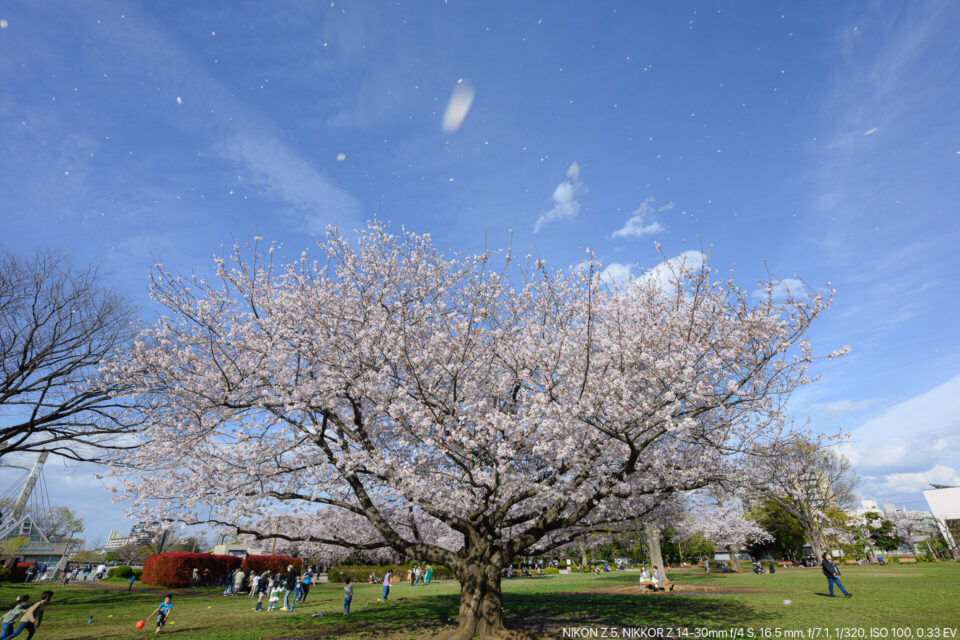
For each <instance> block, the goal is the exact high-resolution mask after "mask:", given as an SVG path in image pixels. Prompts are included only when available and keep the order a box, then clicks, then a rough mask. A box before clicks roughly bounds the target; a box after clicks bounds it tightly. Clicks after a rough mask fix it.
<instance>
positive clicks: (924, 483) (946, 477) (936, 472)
mask: <svg viewBox="0 0 960 640" xmlns="http://www.w3.org/2000/svg"><path fill="white" fill-rule="evenodd" d="M931 484H945V485H952V486H960V475H957V472H956V471H955V470H954V468H953V467H947V466H944V465H942V464H938V465H936V466H934V467H931V468H930V469H927V470H926V471H918V472H915V473H889V474H887V475H886V476H884V481H883V482H882V483H880V485H879V487H880V488H881V489H885V490H886V491H888V492H889V493H891V494H903V493H917V492H919V491H923V490H924V489H929V488H930V485H931Z"/></svg>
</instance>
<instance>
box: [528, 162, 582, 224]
mask: <svg viewBox="0 0 960 640" xmlns="http://www.w3.org/2000/svg"><path fill="white" fill-rule="evenodd" d="M581 191H583V184H582V183H581V182H580V165H578V164H577V163H576V162H573V163H571V164H570V166H569V167H568V168H567V179H566V180H564V181H563V182H561V183H560V184H558V185H557V188H556V189H554V190H553V208H552V209H550V211H547V212H546V213H544V214H543V215H541V216H540V217H539V218H537V221H536V223H535V224H534V225H533V232H534V233H538V232H539V231H540V229H542V228H543V226H544V225H545V224H547V223H550V222H554V221H556V220H572V219H573V218H576V217H577V214H578V213H580V202H579V201H578V200H577V195H578V194H579V193H580V192H581Z"/></svg>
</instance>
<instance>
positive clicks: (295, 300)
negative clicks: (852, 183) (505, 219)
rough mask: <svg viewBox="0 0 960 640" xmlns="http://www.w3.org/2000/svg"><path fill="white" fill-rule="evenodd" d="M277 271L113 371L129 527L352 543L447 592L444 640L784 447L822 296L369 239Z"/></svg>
mask: <svg viewBox="0 0 960 640" xmlns="http://www.w3.org/2000/svg"><path fill="white" fill-rule="evenodd" d="M318 254H319V255H318V256H317V257H315V258H311V257H310V256H309V254H308V253H306V252H304V254H302V255H301V256H300V258H299V259H297V260H296V261H294V262H292V263H291V264H287V265H279V264H275V263H274V262H273V259H274V255H275V254H274V253H272V252H269V251H268V252H263V251H261V250H260V249H259V248H258V246H257V245H256V244H254V246H253V247H251V248H250V249H249V250H248V249H242V248H239V247H237V248H235V250H234V252H233V254H232V255H230V256H228V257H220V258H217V259H216V262H215V266H216V279H215V280H214V281H212V282H207V281H204V280H203V279H201V278H199V277H197V276H194V277H187V276H182V275H179V274H176V273H174V272H171V271H168V270H167V269H166V268H165V267H163V266H162V265H158V266H157V267H156V270H155V272H154V273H153V275H152V282H151V285H152V287H151V291H152V295H153V298H154V299H155V300H156V301H157V302H158V303H159V304H161V305H162V306H163V307H165V309H166V315H164V316H163V317H161V318H160V319H159V320H158V321H156V322H155V323H154V324H152V325H149V326H143V327H141V330H140V333H139V337H138V338H137V340H136V342H135V344H134V345H133V347H132V348H131V349H129V350H128V351H127V352H126V353H124V354H123V355H122V357H119V358H117V359H116V360H114V361H112V362H110V363H109V364H107V365H105V366H104V369H103V373H104V376H105V378H106V379H107V380H111V379H114V380H118V379H119V380H123V381H124V382H125V383H126V384H130V385H132V387H133V396H134V398H133V399H135V400H136V401H137V403H138V404H139V406H140V407H141V410H142V411H143V412H144V413H145V414H146V416H147V418H148V420H146V423H147V424H148V426H147V427H146V428H145V429H144V430H143V431H142V433H141V434H140V440H139V442H138V443H137V444H138V446H137V447H136V448H135V449H132V450H131V451H130V452H129V453H128V454H127V455H124V456H122V457H120V458H118V459H117V460H116V466H115V471H114V475H115V477H116V480H117V482H118V484H119V489H118V495H119V498H120V499H123V500H128V501H129V504H130V505H131V507H130V508H131V510H132V511H133V512H141V513H150V514H151V515H152V516H153V517H161V518H163V519H169V520H178V521H182V522H187V523H197V524H200V523H205V524H213V525H218V526H229V527H231V528H233V530H235V531H237V532H238V533H240V534H243V535H249V536H252V537H255V538H258V539H269V538H273V537H277V536H283V539H284V540H288V541H291V542H294V541H299V542H306V543H311V544H317V545H326V546H328V547H338V548H343V549H376V548H390V549H392V550H393V551H395V552H396V553H397V554H399V555H401V556H406V557H410V558H415V559H417V560H419V561H426V562H433V563H439V564H443V565H446V566H448V567H450V569H451V570H452V571H453V573H454V575H455V576H456V577H457V579H458V580H459V581H460V583H461V604H460V615H459V627H458V628H457V629H456V630H455V631H451V632H450V633H449V634H448V635H449V637H451V638H471V637H473V636H474V635H479V636H480V637H483V638H486V637H497V636H502V635H504V634H505V633H506V632H505V631H504V629H503V625H502V612H501V598H500V572H501V569H502V568H503V567H505V566H506V565H507V564H508V563H509V562H510V561H511V560H512V559H513V558H514V557H516V556H518V555H531V554H533V553H540V552H545V551H549V550H550V549H553V548H557V547H559V546H561V545H564V544H567V543H569V542H570V541H572V540H574V539H576V537H577V536H578V535H581V534H582V532H583V531H584V528H585V527H587V526H593V525H596V524H597V523H602V522H616V521H623V520H625V519H627V518H631V517H635V516H634V514H633V513H632V509H631V508H629V505H630V504H631V501H635V500H638V499H641V498H643V497H647V498H648V499H649V501H650V502H649V503H652V504H655V503H656V502H657V501H658V500H661V499H665V498H666V497H668V496H671V495H674V494H678V493H681V492H684V491H689V490H693V489H697V488H700V487H703V486H706V485H707V484H709V483H711V482H715V481H717V480H719V479H720V478H723V477H729V476H731V475H736V474H737V473H738V469H740V468H741V467H742V465H744V464H750V462H749V460H745V458H744V455H743V454H744V452H746V451H749V450H756V449H757V448H758V447H763V446H768V447H772V446H776V444H777V443H779V442H780V441H781V440H783V439H784V438H785V437H788V436H790V431H789V428H788V427H789V425H788V424H787V422H786V421H785V414H784V403H785V401H786V399H787V398H788V396H789V394H790V393H791V392H792V391H793V390H794V389H795V388H796V387H797V386H798V385H799V384H800V383H801V381H802V380H803V378H804V372H805V369H806V367H807V364H808V363H809V362H810V360H811V358H812V351H811V348H810V345H809V344H807V342H806V341H805V340H804V338H803V336H804V333H805V332H806V330H807V328H808V327H809V326H810V323H811V322H812V321H813V320H814V319H815V318H816V317H817V316H818V315H819V314H820V313H822V312H823V311H824V310H825V309H826V308H827V307H828V306H829V303H830V295H829V294H827V295H825V296H821V295H815V296H812V297H811V298H809V299H806V300H798V299H794V298H790V299H787V300H782V301H777V300H774V299H772V298H771V297H767V298H766V299H764V300H760V301H759V302H758V301H757V300H756V298H751V296H750V295H749V294H748V293H747V292H745V291H744V290H742V289H741V288H739V287H738V286H737V285H736V284H735V283H734V282H733V279H732V277H729V278H726V279H716V278H715V273H714V272H713V271H712V270H711V269H710V267H709V266H708V265H707V264H706V263H705V262H704V261H700V262H698V263H696V264H693V265H690V264H689V263H686V264H685V263H672V264H671V265H669V267H668V268H670V269H672V273H671V275H670V277H662V274H659V273H658V276H657V277H650V278H644V277H640V278H637V279H635V280H633V281H631V282H629V283H627V284H626V285H624V286H623V287H616V286H614V287H610V286H608V285H607V284H606V283H604V282H603V281H602V280H601V278H600V273H601V271H602V269H601V267H600V265H599V264H596V263H595V262H593V261H592V260H590V261H588V262H586V263H584V264H583V265H580V266H579V267H578V268H574V269H571V270H569V271H563V272H553V271H550V270H549V269H548V268H547V266H546V265H545V264H543V263H542V262H539V261H537V262H535V261H533V260H531V259H527V260H517V259H516V257H515V256H513V255H512V254H511V253H498V252H495V251H483V252H480V253H477V254H475V255H460V254H444V253H442V252H440V251H439V250H438V249H437V248H436V247H434V246H433V245H432V243H431V240H430V237H429V236H428V235H417V234H414V233H412V232H409V231H406V230H403V231H401V232H400V233H396V234H395V233H393V232H391V231H390V230H389V229H388V228H387V227H386V226H384V225H382V224H380V223H378V222H373V223H370V224H369V225H368V226H367V227H366V228H365V229H362V230H360V231H358V233H357V237H356V240H355V241H353V242H351V241H350V240H348V239H347V237H345V236H344V235H342V234H340V233H338V232H337V231H336V230H333V229H331V230H330V231H329V232H328V234H327V237H326V239H325V240H324V241H322V242H320V243H318Z"/></svg>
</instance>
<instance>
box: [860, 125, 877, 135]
mask: <svg viewBox="0 0 960 640" xmlns="http://www.w3.org/2000/svg"><path fill="white" fill-rule="evenodd" d="M876 132H877V128H876V127H874V128H873V129H867V130H866V131H864V132H863V135H865V136H868V135H870V134H871V133H876Z"/></svg>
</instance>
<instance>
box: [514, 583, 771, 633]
mask: <svg viewBox="0 0 960 640" xmlns="http://www.w3.org/2000/svg"><path fill="white" fill-rule="evenodd" d="M504 609H505V616H504V619H505V621H506V623H507V625H508V626H510V627H513V628H519V629H521V630H525V631H535V632H537V633H544V632H547V631H550V630H556V629H558V628H560V627H564V626H570V625H576V626H606V627H667V626H670V627H684V626H691V627H694V626H696V627H704V626H705V627H730V626H736V625H739V624H742V623H743V621H744V620H751V621H762V619H763V618H764V617H766V616H764V615H763V614H760V613H759V612H757V611H754V610H752V609H750V608H749V607H746V606H744V605H743V603H741V602H739V601H736V600H730V599H727V598H725V599H714V598H708V597H697V598H691V597H687V596H682V595H669V596H668V595H660V596H655V595H649V596H621V595H612V594H595V593H561V594H552V595H551V596H550V597H549V598H545V597H543V596H540V597H537V596H534V595H531V596H526V595H522V594H519V595H513V596H511V597H509V598H505V602H504Z"/></svg>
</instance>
